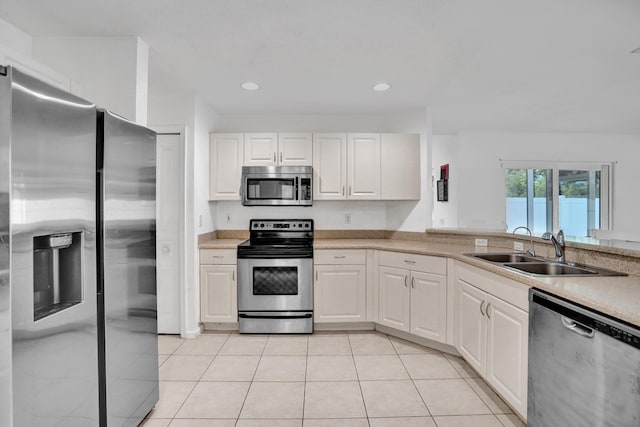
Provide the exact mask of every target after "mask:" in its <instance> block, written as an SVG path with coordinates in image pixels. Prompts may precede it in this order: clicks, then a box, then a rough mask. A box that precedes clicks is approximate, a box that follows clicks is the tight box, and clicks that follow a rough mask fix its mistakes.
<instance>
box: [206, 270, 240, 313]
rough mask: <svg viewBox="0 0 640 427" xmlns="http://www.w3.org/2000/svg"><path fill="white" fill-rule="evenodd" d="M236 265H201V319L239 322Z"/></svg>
mask: <svg viewBox="0 0 640 427" xmlns="http://www.w3.org/2000/svg"><path fill="white" fill-rule="evenodd" d="M236 276H237V274H236V266H235V265H203V266H200V321H202V322H226V323H229V322H237V321H238V290H237V285H236Z"/></svg>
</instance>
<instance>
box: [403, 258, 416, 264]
mask: <svg viewBox="0 0 640 427" xmlns="http://www.w3.org/2000/svg"><path fill="white" fill-rule="evenodd" d="M404 262H406V263H407V264H411V265H413V264H415V263H416V262H415V261H414V260H412V259H405V260H404Z"/></svg>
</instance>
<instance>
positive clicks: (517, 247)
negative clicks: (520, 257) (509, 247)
mask: <svg viewBox="0 0 640 427" xmlns="http://www.w3.org/2000/svg"><path fill="white" fill-rule="evenodd" d="M513 249H515V250H516V251H521V252H523V251H524V244H523V243H522V242H513Z"/></svg>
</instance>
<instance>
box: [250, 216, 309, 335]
mask: <svg viewBox="0 0 640 427" xmlns="http://www.w3.org/2000/svg"><path fill="white" fill-rule="evenodd" d="M238 324H239V329H240V333H270V334H272V333H280V334H288V333H312V332H313V220H311V219H284V220H283V219H252V220H251V221H250V224H249V240H247V241H245V242H242V243H241V244H240V245H238Z"/></svg>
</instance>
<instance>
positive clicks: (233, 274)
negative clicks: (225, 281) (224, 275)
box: [231, 270, 236, 282]
mask: <svg viewBox="0 0 640 427" xmlns="http://www.w3.org/2000/svg"><path fill="white" fill-rule="evenodd" d="M231 281H232V282H235V281H236V271H235V270H232V271H231Z"/></svg>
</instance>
